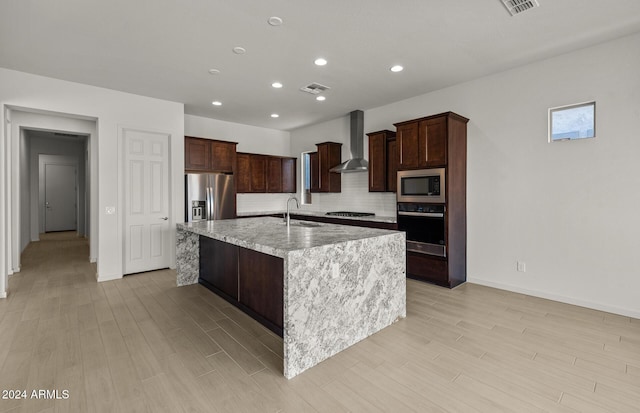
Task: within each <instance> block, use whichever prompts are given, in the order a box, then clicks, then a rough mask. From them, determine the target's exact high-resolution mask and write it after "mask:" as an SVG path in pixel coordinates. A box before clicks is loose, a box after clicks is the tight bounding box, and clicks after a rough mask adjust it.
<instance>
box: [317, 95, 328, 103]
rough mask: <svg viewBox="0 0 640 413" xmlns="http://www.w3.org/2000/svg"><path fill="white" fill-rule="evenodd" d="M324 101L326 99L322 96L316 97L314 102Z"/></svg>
mask: <svg viewBox="0 0 640 413" xmlns="http://www.w3.org/2000/svg"><path fill="white" fill-rule="evenodd" d="M325 99H326V97H324V96H318V97H316V100H319V101H320V102H322V101H324V100H325Z"/></svg>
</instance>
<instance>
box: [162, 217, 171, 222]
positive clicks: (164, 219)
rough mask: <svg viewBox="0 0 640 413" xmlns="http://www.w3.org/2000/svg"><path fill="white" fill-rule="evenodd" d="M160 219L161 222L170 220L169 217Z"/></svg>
mask: <svg viewBox="0 0 640 413" xmlns="http://www.w3.org/2000/svg"><path fill="white" fill-rule="evenodd" d="M160 219H161V220H163V221H166V220H168V219H169V217H162V218H160Z"/></svg>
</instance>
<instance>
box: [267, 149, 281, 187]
mask: <svg viewBox="0 0 640 413" xmlns="http://www.w3.org/2000/svg"><path fill="white" fill-rule="evenodd" d="M267 192H269V193H274V192H282V159H281V158H277V157H275V156H269V157H267Z"/></svg>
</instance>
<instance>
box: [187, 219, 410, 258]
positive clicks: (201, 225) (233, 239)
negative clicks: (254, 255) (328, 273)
mask: <svg viewBox="0 0 640 413" xmlns="http://www.w3.org/2000/svg"><path fill="white" fill-rule="evenodd" d="M301 223H302V224H301ZM303 225H314V226H312V227H308V226H303ZM178 228H182V229H184V230H186V231H189V232H193V233H196V234H199V235H204V236H206V237H209V238H213V239H217V240H219V241H223V242H227V243H229V244H234V245H238V246H240V247H244V248H248V249H252V250H255V251H259V252H263V253H265V254H269V255H274V256H276V257H281V258H285V257H286V255H287V253H288V252H290V251H295V250H302V249H307V248H314V247H319V246H323V245H330V244H339V243H343V242H347V241H354V240H361V239H367V238H374V237H379V236H384V235H390V234H393V233H397V232H398V231H391V230H386V229H377V228H366V227H357V226H347V225H337V224H328V223H322V222H313V223H312V222H308V221H298V220H295V219H292V220H291V226H290V227H289V228H287V226H286V224H285V223H284V222H283V220H282V219H280V218H274V217H268V216H264V217H255V218H241V219H225V220H218V221H200V222H189V223H184V224H178Z"/></svg>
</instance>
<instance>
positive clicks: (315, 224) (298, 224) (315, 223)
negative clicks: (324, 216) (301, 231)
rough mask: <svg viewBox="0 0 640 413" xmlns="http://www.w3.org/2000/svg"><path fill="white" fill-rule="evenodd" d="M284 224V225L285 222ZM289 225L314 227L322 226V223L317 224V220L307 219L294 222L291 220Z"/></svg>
mask: <svg viewBox="0 0 640 413" xmlns="http://www.w3.org/2000/svg"><path fill="white" fill-rule="evenodd" d="M284 224H285V225H286V222H285V223H284ZM290 225H291V226H292V227H307V228H314V227H320V226H322V224H319V223H317V222H309V221H295V222H291V224H290Z"/></svg>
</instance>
